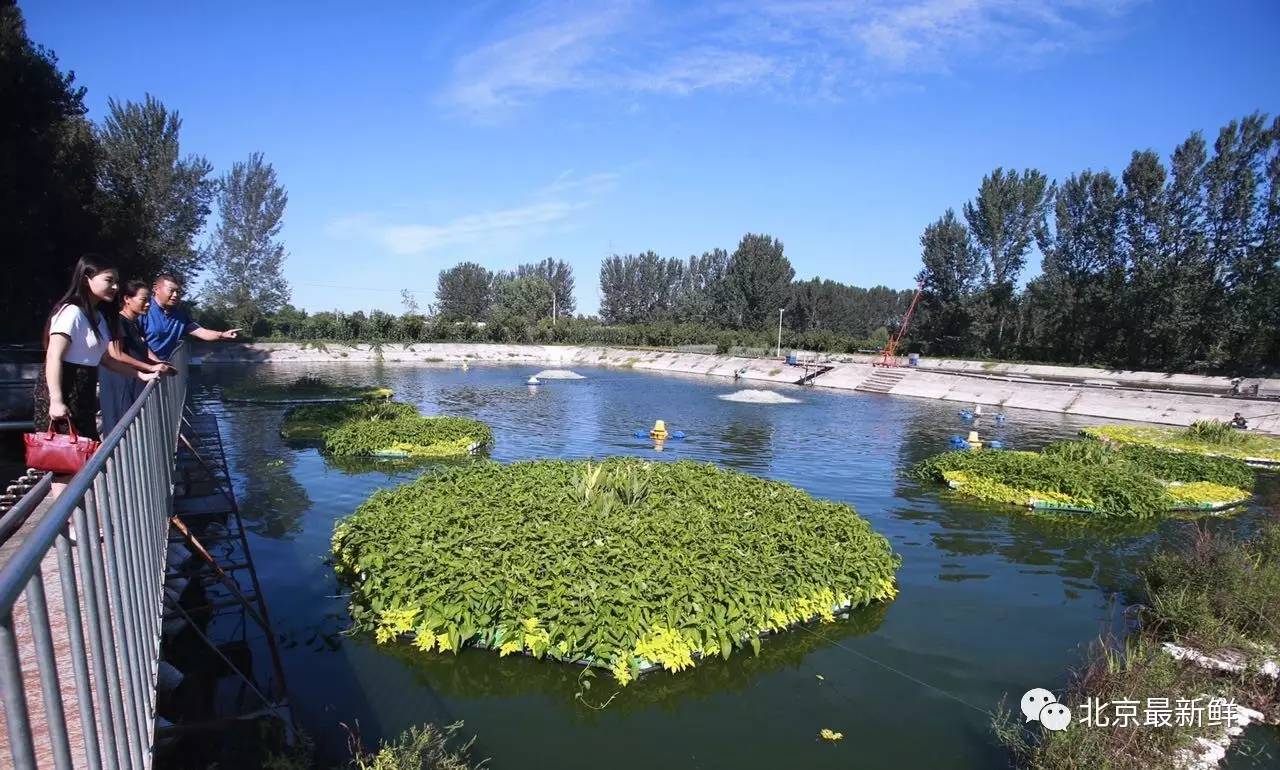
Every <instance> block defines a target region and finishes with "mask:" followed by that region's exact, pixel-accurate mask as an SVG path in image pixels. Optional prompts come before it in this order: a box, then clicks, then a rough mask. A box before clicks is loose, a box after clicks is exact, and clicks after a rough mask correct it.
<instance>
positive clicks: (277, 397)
mask: <svg viewBox="0 0 1280 770" xmlns="http://www.w3.org/2000/svg"><path fill="white" fill-rule="evenodd" d="M393 395H395V393H394V392H393V391H392V390H391V389H390V388H377V387H373V386H369V385H338V384H335V383H332V382H329V381H328V380H325V379H322V378H320V377H314V376H312V375H304V376H302V377H299V378H298V379H296V380H294V381H293V382H290V383H288V384H285V385H258V384H256V383H244V384H239V385H231V386H227V387H225V388H223V389H222V400H223V401H227V402H229V403H233V404H282V405H287V404H340V403H358V402H361V401H378V400H382V399H389V398H391V397H392V396H393Z"/></svg>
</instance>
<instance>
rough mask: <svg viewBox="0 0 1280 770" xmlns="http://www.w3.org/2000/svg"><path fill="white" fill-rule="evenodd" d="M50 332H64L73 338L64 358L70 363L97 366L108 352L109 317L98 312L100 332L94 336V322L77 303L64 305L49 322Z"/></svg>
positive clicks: (109, 335)
mask: <svg viewBox="0 0 1280 770" xmlns="http://www.w3.org/2000/svg"><path fill="white" fill-rule="evenodd" d="M49 333H50V334H63V335H66V337H67V338H68V339H70V340H71V344H69V345H67V350H66V352H65V353H63V354H62V360H63V361H66V362H67V363H69V364H79V365H81V366H97V365H98V364H99V363H100V362H101V361H102V357H103V356H104V355H105V354H106V352H107V344H108V343H109V342H111V333H110V331H109V330H108V328H107V319H106V318H104V317H103V315H102V313H98V334H97V336H94V333H93V323H92V322H91V321H90V320H89V316H87V315H85V314H84V311H83V310H81V309H80V308H79V307H77V306H76V305H63V306H62V307H61V308H59V309H58V312H57V313H55V314H54V316H53V320H52V321H51V322H50V323H49Z"/></svg>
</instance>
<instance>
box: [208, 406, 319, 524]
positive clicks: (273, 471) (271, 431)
mask: <svg viewBox="0 0 1280 770" xmlns="http://www.w3.org/2000/svg"><path fill="white" fill-rule="evenodd" d="M246 411H247V412H249V413H250V414H252V418H251V419H237V420H232V421H230V422H229V424H228V425H227V426H226V427H227V430H228V431H229V432H230V436H229V439H230V442H229V443H230V445H231V446H232V447H233V448H234V449H233V450H232V451H230V452H228V462H229V465H230V466H231V471H232V475H233V477H234V478H235V480H236V481H237V482H238V489H237V494H236V497H237V499H238V501H239V503H240V515H241V516H242V517H243V518H244V520H245V523H246V526H247V527H248V528H249V529H251V530H252V531H254V532H256V533H258V534H260V535H262V536H264V537H272V538H281V537H287V536H290V535H294V534H296V533H297V532H298V531H300V529H301V523H300V520H301V518H302V516H303V514H305V513H306V512H307V511H308V510H309V509H310V508H311V498H310V497H309V496H308V495H307V490H306V489H305V488H304V487H303V486H302V485H301V484H300V483H298V481H297V479H296V478H295V477H294V464H295V462H296V458H295V455H294V453H293V452H290V451H288V448H287V447H286V446H285V445H284V442H283V441H282V440H281V439H280V438H279V436H280V423H281V420H282V419H283V412H282V411H281V410H280V409H277V408H265V409H264V408H257V407H251V408H249V409H247V410H246Z"/></svg>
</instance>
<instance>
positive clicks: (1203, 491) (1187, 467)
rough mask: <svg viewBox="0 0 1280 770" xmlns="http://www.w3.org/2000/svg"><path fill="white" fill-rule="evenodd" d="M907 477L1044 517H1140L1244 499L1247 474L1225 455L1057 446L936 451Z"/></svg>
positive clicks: (1251, 476) (1072, 444) (1097, 444)
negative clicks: (1036, 449)
mask: <svg viewBox="0 0 1280 770" xmlns="http://www.w3.org/2000/svg"><path fill="white" fill-rule="evenodd" d="M911 475H913V476H914V477H916V478H918V479H921V480H924V481H934V482H941V483H945V484H947V485H948V486H950V487H951V488H952V489H955V490H956V491H957V492H959V493H960V494H963V495H966V496H969V497H974V498H977V499H980V500H986V501H989V502H997V503H1010V504H1013V505H1019V506H1023V507H1027V508H1032V509H1034V510H1038V511H1042V512H1047V513H1055V512H1056V513H1062V512H1066V513H1070V514H1079V513H1086V514H1093V515H1096V516H1098V517H1102V518H1134V519H1147V518H1153V517H1156V516H1160V515H1163V514H1166V513H1169V512H1172V511H1177V510H1198V509H1203V508H1214V507H1219V506H1223V505H1227V504H1233V503H1238V502H1241V501H1243V500H1246V499H1248V497H1249V495H1250V491H1251V490H1252V489H1253V485H1254V474H1253V471H1252V470H1251V469H1250V468H1249V467H1248V466H1247V465H1245V463H1243V462H1241V461H1239V460H1234V459H1230V458H1223V457H1206V456H1201V455H1192V454H1180V453H1176V452H1167V451H1164V450H1161V449H1157V448H1154V447H1150V446H1130V445H1109V444H1103V443H1100V442H1096V441H1088V440H1084V441H1064V442H1060V443H1057V444H1052V445H1050V446H1048V447H1046V448H1045V449H1044V451H1043V452H1038V453H1037V452H1002V451H990V450H987V451H971V450H962V451H957V452H944V453H943V454H939V455H935V456H934V457H931V458H929V459H927V460H924V461H923V462H920V463H918V464H917V465H916V466H915V467H914V468H912V470H911Z"/></svg>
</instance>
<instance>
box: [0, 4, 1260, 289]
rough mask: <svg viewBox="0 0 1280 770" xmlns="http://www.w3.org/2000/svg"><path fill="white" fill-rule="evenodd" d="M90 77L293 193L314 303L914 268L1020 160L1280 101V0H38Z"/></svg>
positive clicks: (1106, 151) (867, 281) (69, 58)
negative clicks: (572, 281) (570, 281)
mask: <svg viewBox="0 0 1280 770" xmlns="http://www.w3.org/2000/svg"><path fill="white" fill-rule="evenodd" d="M22 8H23V11H24V13H25V15H26V18H27V22H28V30H29V33H30V35H31V36H32V38H33V39H34V40H35V41H37V42H39V43H41V44H43V45H45V46H47V47H50V48H52V49H53V50H54V51H55V52H56V53H57V54H58V56H59V58H60V61H61V64H62V66H63V67H64V68H69V69H73V70H75V72H76V76H77V80H78V82H79V83H80V84H81V85H84V86H86V87H87V88H88V103H89V106H90V116H91V117H93V118H95V119H99V118H101V116H102V115H103V113H104V110H105V107H106V102H107V98H108V97H114V98H117V99H140V98H141V97H142V96H143V94H145V93H148V92H150V93H152V94H154V95H156V96H158V97H159V98H160V99H161V100H163V101H164V102H165V104H166V105H168V106H169V107H170V108H173V109H176V110H178V111H179V112H180V114H181V116H182V118H183V121H184V125H183V134H182V139H183V145H184V149H185V150H187V151H189V152H197V153H201V154H203V155H205V156H206V157H208V158H209V159H210V161H212V162H213V163H214V164H215V166H216V167H217V168H218V170H219V171H222V170H224V169H226V168H227V167H229V166H230V164H231V163H233V162H234V161H236V160H240V159H243V158H246V157H247V156H248V155H249V153H251V152H254V151H261V152H263V153H265V154H266V156H267V159H268V160H269V161H271V162H272V163H273V164H274V165H275V167H276V169H277V171H278V173H279V175H280V178H281V180H282V181H283V182H284V184H285V185H286V187H287V188H288V191H289V208H288V211H287V213H286V224H285V229H284V239H285V242H286V245H287V248H288V251H289V255H290V256H289V259H288V262H287V265H286V268H285V273H286V276H287V277H288V279H289V281H290V283H291V285H292V287H293V298H294V303H295V304H297V305H299V306H302V307H305V308H307V309H309V310H323V309H334V308H337V309H344V310H355V309H366V310H367V309H370V308H374V307H381V308H384V309H387V310H393V311H398V310H400V298H399V293H400V290H401V289H402V288H408V289H411V290H415V291H416V292H417V293H418V297H419V301H420V302H422V303H423V304H424V305H425V304H426V303H427V302H430V301H431V299H432V297H431V294H432V292H433V290H434V287H435V282H436V276H437V274H438V273H439V271H440V270H441V269H442V268H444V267H448V266H450V265H452V264H454V263H456V262H459V261H461V260H474V261H478V262H480V263H482V264H484V265H486V266H488V267H490V268H492V269H500V268H511V267H514V266H515V265H516V264H518V263H520V262H523V261H532V260H536V259H541V258H543V257H549V256H550V257H556V258H561V259H566V260H568V261H569V262H570V263H571V264H572V265H573V267H574V271H575V274H576V277H577V294H578V309H579V312H592V311H594V310H595V309H596V308H597V306H598V301H599V297H598V289H597V276H598V273H599V264H600V260H601V258H602V257H604V256H605V255H607V254H609V253H611V252H616V253H627V252H637V251H643V250H646V249H653V250H655V251H657V252H658V253H660V254H662V255H664V256H679V257H686V256H688V255H689V254H691V253H695V252H697V253H700V252H702V251H704V250H707V249H711V248H714V247H717V246H718V247H723V248H726V249H729V250H732V249H733V247H734V246H735V244H736V243H737V240H738V239H739V238H740V237H741V235H742V234H743V233H745V232H748V231H751V232H766V233H769V234H772V235H775V236H777V237H779V238H781V239H782V240H783V242H784V243H785V245H786V252H787V255H788V256H789V257H790V259H791V261H792V263H793V264H794V265H795V268H796V273H797V275H798V276H799V277H810V276H814V275H817V276H821V277H823V278H832V279H836V280H840V281H844V282H846V283H852V284H857V285H863V286H870V285H874V284H887V285H889V286H893V287H903V288H905V287H908V286H910V285H912V283H913V276H914V275H915V273H916V272H917V271H918V269H919V242H918V241H919V236H920V232H921V230H922V229H923V228H924V226H925V225H926V224H927V223H928V222H930V221H932V220H933V219H935V218H936V217H937V216H939V215H940V214H941V213H942V212H943V211H944V210H945V209H946V208H947V207H949V206H951V207H956V208H957V209H958V208H959V207H960V205H961V204H962V203H963V202H964V201H965V200H966V199H967V198H969V197H970V196H972V195H973V193H974V191H975V190H976V188H977V185H978V182H979V181H980V180H981V177H982V175H983V174H984V173H986V172H988V171H990V170H991V169H992V168H994V167H996V166H1001V165H1003V166H1006V167H1017V168H1022V167H1027V166H1033V167H1036V168H1039V169H1041V170H1042V171H1044V172H1045V173H1047V174H1048V175H1049V176H1050V177H1053V178H1058V179H1061V178H1063V177H1065V176H1067V175H1068V174H1070V173H1072V172H1075V171H1079V170H1082V169H1085V168H1093V169H1095V170H1097V169H1102V168H1108V169H1111V170H1112V171H1114V172H1116V173H1119V171H1120V170H1121V169H1123V167H1124V164H1125V163H1126V162H1127V160H1128V157H1129V154H1130V152H1131V151H1132V150H1134V149H1141V148H1148V147H1150V148H1154V149H1156V150H1158V151H1159V152H1160V153H1161V154H1162V155H1166V156H1167V154H1168V153H1169V152H1170V151H1171V150H1172V149H1173V147H1174V145H1175V144H1176V143H1177V142H1179V141H1181V140H1182V139H1183V138H1185V137H1186V136H1187V134H1188V133H1189V132H1190V131H1192V130H1196V129H1198V130H1202V131H1204V132H1205V133H1206V135H1207V136H1208V137H1209V138H1210V141H1212V137H1213V136H1214V135H1215V134H1216V131H1217V129H1218V128H1219V127H1220V126H1221V125H1222V124H1224V123H1225V122H1227V121H1228V120H1230V119H1232V118H1235V117H1239V116H1241V115H1243V114H1246V113H1248V112H1251V111H1253V110H1259V109H1260V110H1263V111H1266V112H1270V113H1272V114H1274V113H1276V112H1277V111H1280V98H1278V97H1280V74H1278V73H1280V46H1277V45H1276V44H1275V34H1276V30H1277V29H1280V3H1276V2H1274V1H1273V0H1262V1H1260V2H1244V1H1239V2H1235V1H1231V0H1227V1H1225V2H1213V3H1209V2H1195V1H1187V2H1155V1H1149V2H1136V1H1132V2H1100V1H1098V0H905V1H904V2H884V1H881V0H863V1H862V2H847V3H845V2H826V1H825V0H760V1H759V2H744V3H718V2H707V3H697V4H692V3H688V4H686V3H663V2H643V1H642V0H636V1H635V2H609V1H607V0H600V1H598V2H584V3H559V2H557V3H536V4H529V5H516V4H513V3H505V2H495V3H483V2H475V3H444V2H440V3H417V2H399V3H391V2H382V3H376V2H375V3H364V4H361V3H349V2H346V3H338V2H305V3H303V2H298V3H286V2H267V3H262V2H255V3H247V2H245V3H242V2H220V3H173V2H171V1H166V2H133V3H128V4H126V3H119V2H113V3H106V2H101V0H97V1H96V2H78V1H76V2H69V1H68V0H60V1H58V2H52V1H48V0H46V1H43V2H36V1H28V2H24V3H22Z"/></svg>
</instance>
